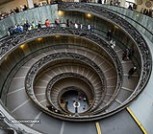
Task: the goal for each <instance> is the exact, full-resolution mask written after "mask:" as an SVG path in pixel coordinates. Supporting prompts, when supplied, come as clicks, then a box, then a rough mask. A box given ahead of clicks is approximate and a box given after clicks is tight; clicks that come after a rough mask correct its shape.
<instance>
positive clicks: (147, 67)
mask: <svg viewBox="0 0 153 134" xmlns="http://www.w3.org/2000/svg"><path fill="white" fill-rule="evenodd" d="M59 10H63V11H79V12H85V13H92V14H93V15H95V16H98V17H100V18H103V19H105V20H106V21H110V22H111V23H114V24H115V25H117V26H118V27H120V28H121V29H122V30H124V31H125V32H126V33H127V34H128V35H129V36H130V37H131V39H132V40H133V41H134V42H135V44H136V46H137V47H138V49H139V51H140V52H139V53H140V55H141V61H142V63H141V80H140V81H139V84H138V86H137V87H136V89H137V91H136V92H137V93H138V92H140V91H141V90H142V89H143V88H144V87H145V85H146V83H147V82H148V79H149V77H150V74H151V70H152V58H151V53H150V50H149V47H148V46H147V43H146V41H145V40H144V38H143V37H142V35H141V34H140V33H139V32H138V31H137V30H136V29H135V28H134V27H133V26H132V25H131V24H130V23H129V22H127V21H126V20H124V19H123V18H122V17H120V16H118V15H116V14H114V13H112V12H111V11H110V10H108V9H106V8H103V7H100V6H94V5H87V4H85V3H61V4H60V5H59ZM137 93H133V94H132V95H133V97H131V98H130V100H132V99H133V98H135V95H136V94H137Z"/></svg>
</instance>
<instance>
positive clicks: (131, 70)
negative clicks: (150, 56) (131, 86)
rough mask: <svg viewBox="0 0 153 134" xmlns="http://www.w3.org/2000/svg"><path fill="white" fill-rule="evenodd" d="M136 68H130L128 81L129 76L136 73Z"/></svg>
mask: <svg viewBox="0 0 153 134" xmlns="http://www.w3.org/2000/svg"><path fill="white" fill-rule="evenodd" d="M136 70H137V68H136V67H132V68H131V69H130V70H129V72H128V79H130V78H131V76H132V75H133V74H134V73H135V72H136Z"/></svg>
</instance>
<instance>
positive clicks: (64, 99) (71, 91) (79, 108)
mask: <svg viewBox="0 0 153 134" xmlns="http://www.w3.org/2000/svg"><path fill="white" fill-rule="evenodd" d="M88 102H89V101H88V97H87V95H86V94H85V93H84V92H83V91H81V90H78V89H76V88H74V87H69V88H67V89H66V91H65V92H64V93H63V94H62V95H61V97H60V105H61V107H62V108H63V110H65V111H67V112H70V113H75V114H78V113H83V112H85V111H87V110H88V108H89V103H88Z"/></svg>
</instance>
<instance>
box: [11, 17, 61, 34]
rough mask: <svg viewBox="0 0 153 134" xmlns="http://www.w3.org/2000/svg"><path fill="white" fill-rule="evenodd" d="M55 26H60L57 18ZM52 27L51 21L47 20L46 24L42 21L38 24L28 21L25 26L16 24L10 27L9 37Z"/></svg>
mask: <svg viewBox="0 0 153 134" xmlns="http://www.w3.org/2000/svg"><path fill="white" fill-rule="evenodd" d="M54 24H55V25H59V24H60V20H59V19H58V18H57V19H55V23H54ZM43 26H44V27H51V21H50V20H49V19H46V20H45V22H44V23H42V22H41V21H38V22H37V23H36V22H34V21H32V22H31V23H30V22H29V21H28V20H26V21H25V22H24V24H16V25H14V26H10V27H9V28H8V35H13V34H18V33H22V32H24V31H28V30H32V29H36V28H38V29H40V28H42V27H43Z"/></svg>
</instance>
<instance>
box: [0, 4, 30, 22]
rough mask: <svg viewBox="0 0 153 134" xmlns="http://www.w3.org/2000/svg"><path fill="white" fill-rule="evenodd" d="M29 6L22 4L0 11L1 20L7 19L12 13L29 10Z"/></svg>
mask: <svg viewBox="0 0 153 134" xmlns="http://www.w3.org/2000/svg"><path fill="white" fill-rule="evenodd" d="M27 9H28V7H27V6H26V5H21V6H20V7H16V8H15V9H11V10H10V11H9V12H0V20H2V19H5V18H6V17H8V16H9V15H11V14H15V13H19V12H22V11H25V10H27Z"/></svg>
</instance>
